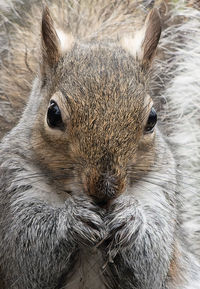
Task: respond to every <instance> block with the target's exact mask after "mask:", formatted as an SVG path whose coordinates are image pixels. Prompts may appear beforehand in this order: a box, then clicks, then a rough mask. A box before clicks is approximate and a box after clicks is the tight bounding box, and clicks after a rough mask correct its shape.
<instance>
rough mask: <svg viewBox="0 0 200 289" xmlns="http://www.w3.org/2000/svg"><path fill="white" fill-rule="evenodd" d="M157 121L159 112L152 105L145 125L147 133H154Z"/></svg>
mask: <svg viewBox="0 0 200 289" xmlns="http://www.w3.org/2000/svg"><path fill="white" fill-rule="evenodd" d="M156 122H157V113H156V111H155V109H154V108H153V107H152V108H151V111H150V114H149V118H148V121H147V124H146V126H145V133H152V132H153V131H154V126H155V125H156Z"/></svg>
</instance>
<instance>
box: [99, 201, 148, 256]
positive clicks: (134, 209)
mask: <svg viewBox="0 0 200 289" xmlns="http://www.w3.org/2000/svg"><path fill="white" fill-rule="evenodd" d="M106 226H107V230H108V232H109V233H108V236H107V239H106V240H105V243H104V244H105V245H106V248H107V250H106V251H107V253H108V255H109V259H110V260H109V261H110V262H112V258H114V257H115V256H116V255H117V253H118V252H119V251H122V250H125V249H131V248H132V247H133V245H134V243H135V242H136V240H137V239H138V238H141V236H142V235H143V233H144V227H145V219H144V216H143V215H142V213H141V211H140V209H139V206H138V202H137V200H135V199H134V197H133V196H120V197H119V198H118V199H116V201H115V202H114V203H113V204H112V206H111V208H110V210H109V214H108V215H107V217H106Z"/></svg>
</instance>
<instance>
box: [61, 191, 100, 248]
mask: <svg viewBox="0 0 200 289" xmlns="http://www.w3.org/2000/svg"><path fill="white" fill-rule="evenodd" d="M67 207H68V208H69V207H70V208H71V211H70V214H71V217H72V219H71V222H70V223H71V224H70V227H71V228H70V231H71V233H72V234H73V237H74V241H75V242H76V243H77V245H81V244H82V245H86V246H97V245H98V243H99V242H101V240H103V238H104V236H105V225H104V221H103V220H102V216H101V211H100V209H99V208H98V207H97V206H95V205H94V204H93V203H92V200H90V199H89V198H88V197H87V196H84V195H80V196H73V197H70V198H69V199H68V200H67Z"/></svg>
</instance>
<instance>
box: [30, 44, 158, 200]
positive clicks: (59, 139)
mask: <svg viewBox="0 0 200 289" xmlns="http://www.w3.org/2000/svg"><path fill="white" fill-rule="evenodd" d="M45 53H46V54H47V56H46V57H48V51H47V49H46V51H45ZM54 57H55V55H54ZM55 58H56V57H55ZM58 58H59V60H57V59H56V60H55V59H54V60H53V61H56V65H54V64H53V66H54V67H53V69H51V70H50V69H49V67H50V66H51V65H52V64H50V65H49V67H48V68H47V69H46V75H45V80H46V83H45V84H44V85H43V88H42V89H41V93H42V94H43V95H44V96H43V100H42V103H41V105H40V107H41V109H40V111H39V113H38V118H37V121H36V124H35V126H34V130H33V135H32V144H33V148H34V151H35V154H36V156H37V157H38V161H39V163H40V165H41V166H42V167H43V168H44V169H45V170H47V171H48V174H49V175H52V176H53V179H54V181H55V182H56V183H57V184H59V187H60V188H62V190H64V191H72V193H73V190H81V191H83V192H84V193H86V194H88V195H90V196H92V197H93V198H94V199H95V200H96V201H97V203H99V204H104V203H106V202H108V201H110V200H112V199H113V198H115V197H117V196H118V195H119V194H121V193H123V192H124V190H126V189H127V188H128V186H129V185H130V184H131V183H132V182H133V181H134V177H133V175H134V176H135V182H136V181H137V180H138V178H139V177H140V175H141V174H144V173H145V171H147V170H149V168H150V166H151V165H152V163H153V162H154V155H155V154H154V130H153V128H154V125H155V123H156V114H155V112H154V111H153V110H152V101H151V99H150V97H149V96H148V72H147V71H146V70H145V69H144V66H143V65H141V63H140V62H139V61H138V60H137V59H135V57H134V56H133V55H131V54H130V53H129V52H128V51H126V49H124V48H123V47H121V46H120V45H119V44H116V43H113V42H111V41H110V42H108V41H106V42H103V41H101V42H99V41H90V42H87V43H86V42H84V41H83V42H79V43H78V42H75V43H74V44H73V45H72V47H71V48H70V49H69V50H68V51H67V52H65V54H64V55H63V56H61V57H58ZM42 71H43V73H45V72H44V71H45V69H44V67H43V70H42ZM49 71H50V72H49ZM152 111H153V112H152ZM133 172H134V174H133Z"/></svg>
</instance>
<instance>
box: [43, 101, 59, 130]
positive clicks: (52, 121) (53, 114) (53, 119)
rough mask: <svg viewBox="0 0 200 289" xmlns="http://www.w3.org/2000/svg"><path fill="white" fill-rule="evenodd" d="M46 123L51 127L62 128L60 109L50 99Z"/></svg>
mask: <svg viewBox="0 0 200 289" xmlns="http://www.w3.org/2000/svg"><path fill="white" fill-rule="evenodd" d="M47 123H48V125H49V127H51V128H59V129H63V121H62V116H61V112H60V109H59V107H58V105H57V103H56V102H55V101H54V100H51V101H50V105H49V107H48V112H47Z"/></svg>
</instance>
